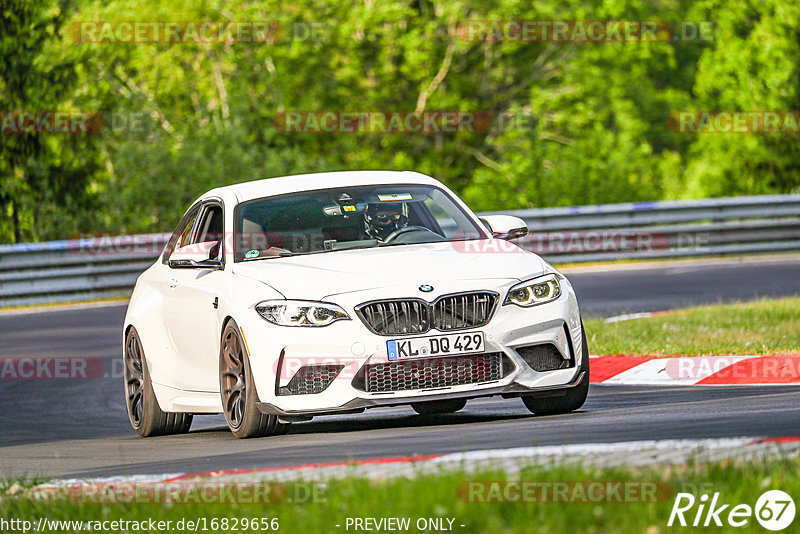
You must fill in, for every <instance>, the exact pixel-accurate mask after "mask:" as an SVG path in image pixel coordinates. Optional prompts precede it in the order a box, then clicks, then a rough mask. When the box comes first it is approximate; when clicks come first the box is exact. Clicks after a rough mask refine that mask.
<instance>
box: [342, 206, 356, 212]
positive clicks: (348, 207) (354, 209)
mask: <svg viewBox="0 0 800 534" xmlns="http://www.w3.org/2000/svg"><path fill="white" fill-rule="evenodd" d="M342 209H343V210H344V211H356V207H355V206H347V205H345V206H342Z"/></svg>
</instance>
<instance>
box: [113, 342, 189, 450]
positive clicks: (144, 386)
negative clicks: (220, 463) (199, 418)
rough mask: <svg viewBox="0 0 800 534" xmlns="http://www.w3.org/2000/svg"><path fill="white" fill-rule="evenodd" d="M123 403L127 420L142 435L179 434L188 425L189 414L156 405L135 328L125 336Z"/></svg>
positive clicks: (186, 429)
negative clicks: (168, 410)
mask: <svg viewBox="0 0 800 534" xmlns="http://www.w3.org/2000/svg"><path fill="white" fill-rule="evenodd" d="M124 358H125V369H124V371H123V374H124V377H125V405H126V407H127V409H128V420H129V421H130V422H131V426H132V427H133V429H134V430H135V431H136V432H137V433H138V434H139V435H140V436H142V437H149V436H163V435H167V434H183V433H185V432H188V431H189V427H191V426H192V414H190V413H171V412H164V411H163V410H162V409H161V406H159V405H158V400H157V399H156V394H155V393H154V392H153V384H152V382H151V381H150V373H149V371H148V370H147V360H146V359H145V357H144V349H142V342H141V339H139V334H138V332H136V329H135V328H131V329H130V330H129V331H128V335H127V336H126V337H125V356H124Z"/></svg>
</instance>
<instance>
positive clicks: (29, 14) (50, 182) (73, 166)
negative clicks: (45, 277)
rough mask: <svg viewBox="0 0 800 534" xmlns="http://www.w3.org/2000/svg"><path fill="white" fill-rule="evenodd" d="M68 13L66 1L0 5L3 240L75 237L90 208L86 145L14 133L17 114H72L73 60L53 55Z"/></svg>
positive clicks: (14, 0)
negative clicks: (55, 234)
mask: <svg viewBox="0 0 800 534" xmlns="http://www.w3.org/2000/svg"><path fill="white" fill-rule="evenodd" d="M68 11H69V3H68V2H60V3H58V4H56V3H54V2H49V1H48V2H42V1H37V2H32V1H27V0H2V2H0V28H3V31H2V34H0V72H2V78H0V110H2V112H3V117H4V119H5V121H4V123H3V124H4V126H6V128H5V129H4V131H3V132H2V134H0V213H2V214H3V218H2V221H0V240H3V241H9V240H11V241H15V242H19V241H21V240H32V239H36V238H38V237H39V236H40V235H43V234H44V235H47V234H50V233H51V232H50V231H48V230H49V229H50V228H54V229H57V230H56V231H57V232H58V233H59V234H61V235H64V234H65V233H68V232H70V231H75V230H77V228H78V226H79V223H78V222H77V221H78V220H79V219H81V218H84V217H85V213H86V210H88V209H90V208H91V201H90V198H89V196H88V195H87V191H86V187H87V184H88V182H89V177H90V176H91V174H92V170H93V164H92V162H91V158H87V157H86V155H85V147H84V146H83V145H84V144H85V139H79V138H78V137H77V136H73V135H59V134H49V133H46V134H43V133H39V132H37V131H34V132H30V133H22V132H15V131H14V130H15V127H14V126H13V124H14V123H15V121H16V120H17V117H19V113H22V112H33V113H40V112H53V111H69V110H70V108H71V105H70V101H71V99H72V96H73V91H74V88H75V85H76V82H77V78H78V76H77V73H76V71H75V63H74V61H72V60H69V59H67V58H65V57H63V56H62V55H61V53H60V52H59V50H58V47H60V46H61V42H60V38H59V35H58V33H59V29H60V28H61V26H62V25H63V23H64V21H65V20H66V18H67V16H68ZM72 111H75V110H74V109H72ZM37 120H38V119H37ZM17 125H18V123H17ZM37 129H38V126H37ZM53 217H55V218H56V220H53Z"/></svg>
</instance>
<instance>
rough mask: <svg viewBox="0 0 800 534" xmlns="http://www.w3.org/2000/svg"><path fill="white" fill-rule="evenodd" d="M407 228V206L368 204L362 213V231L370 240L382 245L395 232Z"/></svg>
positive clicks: (397, 203) (396, 203) (400, 204)
mask: <svg viewBox="0 0 800 534" xmlns="http://www.w3.org/2000/svg"><path fill="white" fill-rule="evenodd" d="M406 226H408V206H407V205H406V204H405V203H400V202H392V203H380V204H369V205H368V206H367V210H366V212H365V213H364V230H365V232H366V234H367V236H369V237H370V238H372V239H377V240H378V242H380V243H384V242H385V241H386V238H387V237H388V236H389V235H390V234H391V233H392V232H394V231H395V230H399V229H401V228H405V227H406Z"/></svg>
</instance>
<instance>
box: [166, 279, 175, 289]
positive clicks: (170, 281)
mask: <svg viewBox="0 0 800 534" xmlns="http://www.w3.org/2000/svg"><path fill="white" fill-rule="evenodd" d="M167 284H168V285H169V287H170V288H172V289H175V288H176V287H178V280H177V278H170V279H169V281H168V282H167Z"/></svg>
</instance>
